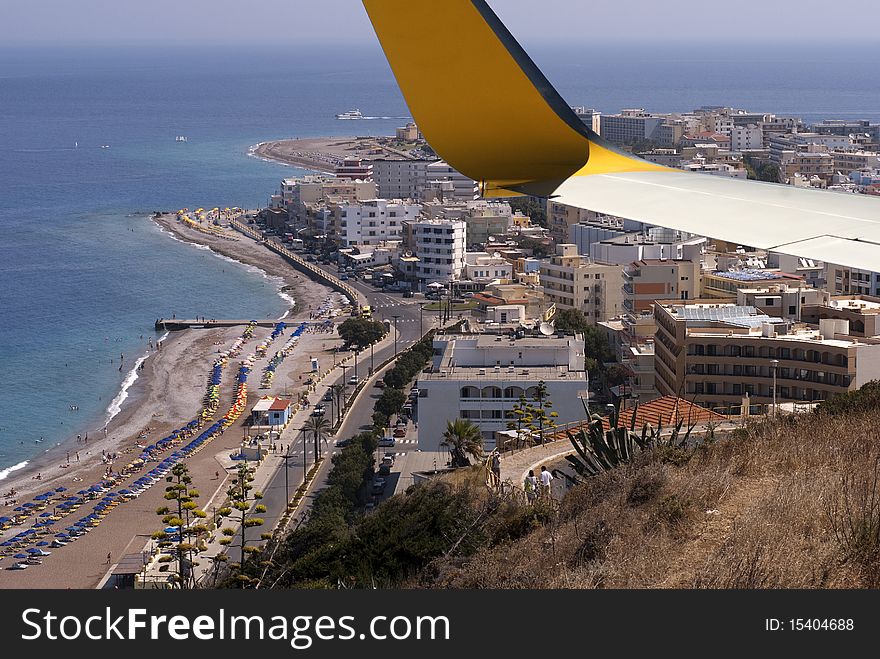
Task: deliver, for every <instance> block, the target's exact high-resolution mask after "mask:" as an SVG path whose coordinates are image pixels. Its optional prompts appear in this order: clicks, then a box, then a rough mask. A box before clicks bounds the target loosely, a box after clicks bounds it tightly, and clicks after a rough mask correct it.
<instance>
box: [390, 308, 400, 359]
mask: <svg viewBox="0 0 880 659" xmlns="http://www.w3.org/2000/svg"><path fill="white" fill-rule="evenodd" d="M391 317H392V318H393V319H394V356H395V357H397V319H398V318H400V315H398V314H395V315H393V316H391Z"/></svg>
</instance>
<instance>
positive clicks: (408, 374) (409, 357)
mask: <svg viewBox="0 0 880 659" xmlns="http://www.w3.org/2000/svg"><path fill="white" fill-rule="evenodd" d="M433 354H434V333H433V332H429V333H428V334H426V335H425V336H424V337H422V338H421V339H420V340H419V341H418V342H416V343H415V344H413V345H412V346H411V347H409V348H408V349H407V350H406V351H404V352H403V353H401V354H400V355H399V356H398V357H397V361H396V362H395V364H394V366H393V367H392V368H391V369H389V370H388V371H387V372H386V373H385V375H384V376H383V378H382V379H383V381H384V382H385V390H384V391H383V392H382V395H381V396H380V397H379V400H377V401H376V405H375V406H374V408H373V428H374V429H375V430H376V432H382V431H383V430H384V429H385V428H387V427H388V424H389V422H390V420H391V417H392V416H393V415H395V414H399V413H400V410H401V409H402V408H403V405H404V403H406V394H405V393H404V391H403V388H404V387H406V385H407V384H409V383H410V382H411V381H412V379H413V378H414V377H415V376H416V375H418V374H419V373H420V372H421V370H422V369H423V368H425V364H427V363H428V360H430V359H431V356H432V355H433Z"/></svg>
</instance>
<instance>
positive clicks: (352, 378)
mask: <svg viewBox="0 0 880 659" xmlns="http://www.w3.org/2000/svg"><path fill="white" fill-rule="evenodd" d="M360 381H361V379H360V378H359V377H358V376H356V375H351V376H349V378H348V383H349V384H353V385H357V384H358V383H359V382H360Z"/></svg>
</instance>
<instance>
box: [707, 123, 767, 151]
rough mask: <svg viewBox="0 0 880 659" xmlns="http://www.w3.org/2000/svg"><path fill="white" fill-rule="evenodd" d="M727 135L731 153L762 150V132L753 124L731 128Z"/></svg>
mask: <svg viewBox="0 0 880 659" xmlns="http://www.w3.org/2000/svg"><path fill="white" fill-rule="evenodd" d="M718 132H721V131H718ZM729 134H730V150H731V151H737V152H738V151H754V150H755V149H763V148H764V131H762V130H761V128H760V127H759V126H756V125H755V124H748V125H747V126H732V127H731V129H730V133H729Z"/></svg>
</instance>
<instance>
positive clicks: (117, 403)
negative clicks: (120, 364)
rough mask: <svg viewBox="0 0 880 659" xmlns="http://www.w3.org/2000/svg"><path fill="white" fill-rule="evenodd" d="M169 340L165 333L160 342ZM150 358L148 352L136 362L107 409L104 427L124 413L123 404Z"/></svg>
mask: <svg viewBox="0 0 880 659" xmlns="http://www.w3.org/2000/svg"><path fill="white" fill-rule="evenodd" d="M167 338H168V332H165V334H163V335H162V337H161V338H160V339H159V341H160V342H161V341H164V340H165V339H167ZM149 356H150V352H149V351H147V352H145V353H144V354H143V355H141V356H140V357H138V358H137V359H136V360H135V362H134V366H133V367H132V369H131V370H130V371H129V372H128V374H127V375H126V376H125V379H124V380H123V381H122V388H121V389H120V390H119V393H118V394H116V398H114V399H113V400H112V401H110V405H109V406H108V407H107V416H106V417H105V419H104V425H107V424H108V423H110V422H111V421H112V420H113V417H115V416H116V415H117V414H119V413H120V412H121V411H122V404H123V403H124V402H125V399H126V398H128V390H129V389H131V385H133V384H134V383H135V382H136V381H137V379H138V369H139V368H140V367H141V364H143V363H144V362H145V361H147V357H149Z"/></svg>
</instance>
